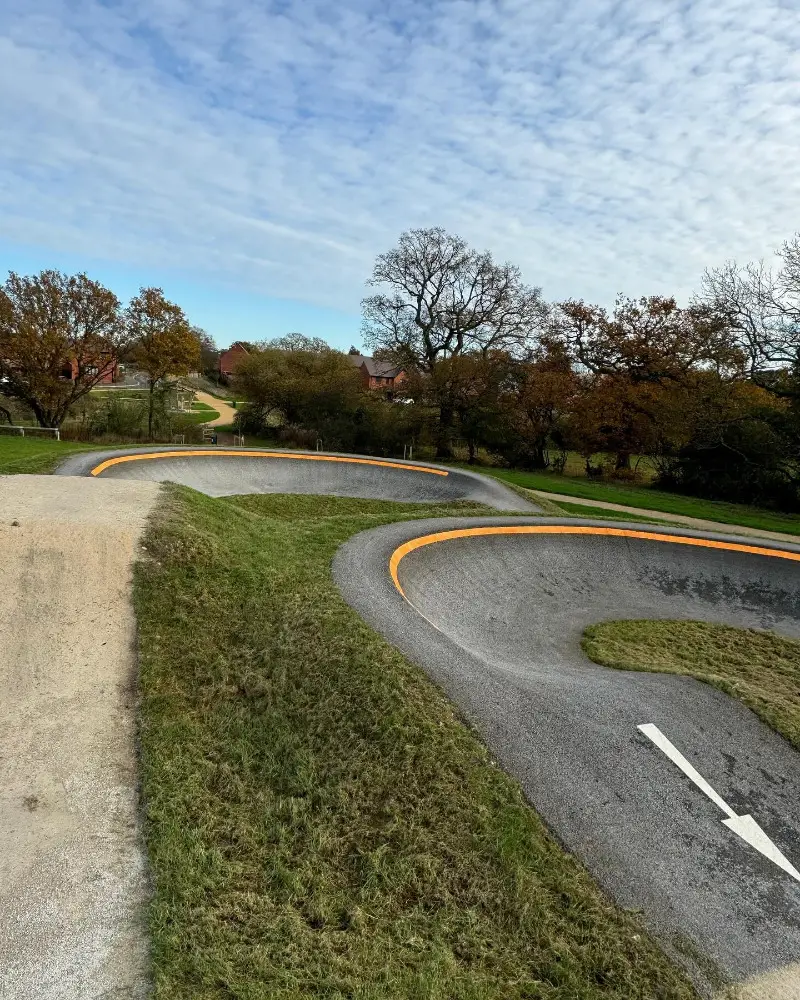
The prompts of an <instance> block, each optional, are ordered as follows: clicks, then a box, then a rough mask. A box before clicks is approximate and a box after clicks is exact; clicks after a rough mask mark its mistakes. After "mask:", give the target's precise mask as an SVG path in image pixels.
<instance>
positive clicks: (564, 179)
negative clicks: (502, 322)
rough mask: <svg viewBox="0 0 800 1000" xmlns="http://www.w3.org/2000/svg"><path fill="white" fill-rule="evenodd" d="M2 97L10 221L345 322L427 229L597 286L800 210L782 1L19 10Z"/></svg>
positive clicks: (12, 24) (556, 282)
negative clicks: (373, 276) (405, 233)
mask: <svg viewBox="0 0 800 1000" xmlns="http://www.w3.org/2000/svg"><path fill="white" fill-rule="evenodd" d="M0 101H2V106H3V108H4V114H3V118H4V126H5V128H4V133H5V135H4V138H3V142H2V143H0V236H2V237H4V238H5V239H7V240H10V241H17V242H19V243H27V244H30V243H34V244H39V245H41V246H44V247H48V248H51V249H52V250H54V251H70V252H73V253H78V254H86V255H91V256H92V257H93V258H106V259H108V260H111V261H116V262H120V263H123V264H129V265H130V266H141V265H146V266H148V267H155V268H180V269H182V270H183V271H184V272H186V271H188V272H190V273H191V274H193V275H195V276H196V277H197V278H198V280H201V281H203V282H213V281H215V280H220V281H224V282H225V283H226V284H230V283H232V282H233V283H235V284H237V285H238V286H239V287H241V288H242V289H243V290H247V291H260V292H263V293H264V294H267V295H270V296H278V297H286V298H295V299H299V300H302V301H307V302H309V303H312V304H315V305H320V306H329V307H334V308H338V309H343V310H346V311H351V312H352V311H356V310H357V308H358V300H359V298H360V297H361V295H362V294H363V291H364V281H365V279H366V278H367V277H368V274H369V271H370V269H371V264H372V260H373V259H374V257H375V255H376V254H377V253H379V252H381V251H383V250H385V249H388V248H389V247H390V246H391V245H393V243H394V242H395V241H396V239H397V236H398V235H399V233H400V232H401V230H403V229H406V228H409V227H412V226H428V225H444V226H446V227H447V228H450V229H452V230H454V231H456V232H458V233H460V234H461V235H463V236H464V237H465V238H466V239H468V240H469V241H470V242H471V243H473V244H475V245H477V246H478V247H480V248H484V247H488V248H490V249H492V250H493V252H494V253H495V255H496V256H497V257H498V258H501V259H511V260H513V261H515V262H516V263H518V264H520V266H521V267H522V269H523V272H524V274H525V277H526V278H527V280H528V281H530V282H531V283H533V284H537V285H541V286H542V287H543V289H544V293H545V295H546V296H547V297H549V298H563V297H566V296H569V295H572V296H580V297H585V298H587V299H591V300H597V301H603V302H609V301H610V300H611V299H613V297H614V295H615V293H616V292H618V291H624V292H626V293H629V294H645V293H655V292H664V293H677V294H680V295H683V296H685V295H688V294H689V292H690V291H691V289H692V288H693V287H695V286H696V284H697V282H698V279H699V276H700V274H701V273H702V270H703V268H704V267H705V266H707V265H713V264H715V263H720V262H722V261H723V260H724V259H726V258H728V257H731V256H735V257H740V258H751V257H759V256H763V255H767V254H769V253H770V252H771V250H772V249H773V248H774V247H775V246H776V245H777V244H779V243H780V242H781V241H782V240H783V239H784V238H786V237H787V236H789V235H790V234H791V232H792V231H793V229H794V228H795V227H796V226H797V222H796V218H795V216H794V215H793V210H796V206H797V204H798V193H800V178H799V177H798V175H797V171H796V167H795V156H796V150H797V149H798V147H799V146H800V19H798V18H797V12H796V8H794V4H791V3H788V2H787V3H783V2H778V0H772V2H764V3H761V4H753V3H752V2H751V0H692V2H678V0H665V2H659V0H566V2H565V0H558V2H556V0H537V2H536V3H531V2H530V0H437V2H433V3H430V2H428V0H394V2H392V3H391V4H386V3H382V2H380V0H342V2H341V3H339V4H331V3H329V2H322V0H272V2H266V3H265V2H263V0H240V2H239V3H238V4H236V5H231V4H226V3H224V2H223V0H191V2H190V0H140V2H138V3H137V4H128V3H122V2H120V0H6V2H5V3H4V5H3V8H2V12H0Z"/></svg>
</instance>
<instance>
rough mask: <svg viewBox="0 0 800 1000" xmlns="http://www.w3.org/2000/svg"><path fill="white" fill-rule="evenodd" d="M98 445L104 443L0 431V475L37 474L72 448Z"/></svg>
mask: <svg viewBox="0 0 800 1000" xmlns="http://www.w3.org/2000/svg"><path fill="white" fill-rule="evenodd" d="M101 447H106V448H107V447H108V445H92V444H81V443H79V442H76V441H56V440H54V439H53V438H34V437H24V438H22V437H11V436H9V435H5V434H0V475H4V476H9V475H18V474H21V473H27V474H29V475H32V474H39V475H41V474H43V473H48V472H52V471H53V469H55V467H56V466H57V465H58V464H59V462H63V461H64V459H65V458H67V457H68V456H69V455H74V454H75V452H76V451H92V450H93V449H97V448H101Z"/></svg>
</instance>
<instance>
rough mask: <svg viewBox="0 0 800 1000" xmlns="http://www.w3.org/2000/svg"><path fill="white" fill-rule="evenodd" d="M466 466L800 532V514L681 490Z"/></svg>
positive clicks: (610, 498) (555, 488) (564, 490)
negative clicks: (688, 493)
mask: <svg viewBox="0 0 800 1000" xmlns="http://www.w3.org/2000/svg"><path fill="white" fill-rule="evenodd" d="M460 464H461V467H462V468H465V469H471V470H472V471H473V472H481V473H483V475H487V476H494V477H495V478H496V479H501V480H502V481H503V482H505V483H510V484H512V485H514V486H521V487H522V488H523V489H528V490H542V491H544V492H546V493H561V494H563V495H564V496H571V497H576V498H577V499H583V500H599V501H602V502H605V503H618V504H624V505H625V506H627V507H640V508H643V509H644V510H655V511H660V512H661V513H664V514H680V515H682V516H683V517H699V518H702V519H703V520H707V521H718V522H719V523H720V524H741V525H744V526H745V527H748V528H759V529H760V530H762V531H780V532H784V533H786V534H790V535H800V515H796V514H781V513H777V512H775V511H769V510H762V509H761V508H759V507H748V506H746V505H745V504H736V503H723V502H722V501H718V500H702V499H700V498H698V497H687V496H682V495H680V494H677V493H665V492H664V491H663V490H655V489H653V488H652V487H648V486H623V485H618V484H615V483H598V482H593V481H591V480H588V479H576V478H572V477H570V476H558V475H555V474H553V473H546V472H524V471H522V470H519V469H497V468H492V467H485V468H484V467H481V468H480V469H476V468H475V467H474V466H469V465H464V464H463V463H460Z"/></svg>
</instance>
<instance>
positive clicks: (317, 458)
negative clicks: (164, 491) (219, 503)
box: [90, 448, 450, 476]
mask: <svg viewBox="0 0 800 1000" xmlns="http://www.w3.org/2000/svg"><path fill="white" fill-rule="evenodd" d="M220 455H234V456H236V458H291V459H300V460H302V461H306V462H342V463H349V464H351V465H378V466H381V467H382V468H384V469H405V470H406V471H408V472H429V473H430V474H431V475H432V476H449V475H450V473H449V472H447V471H445V470H444V469H429V468H428V467H427V466H425V465H408V463H400V462H382V461H380V460H379V459H377V458H345V457H344V456H342V457H338V456H335V455H292V454H289V453H287V452H285V451H245V450H243V449H242V448H236V449H233V450H227V449H225V448H217V449H214V450H211V449H205V450H204V451H150V452H145V453H144V454H142V455H117V456H116V457H115V458H108V459H106V461H105V462H101V463H100V464H99V465H96V466H95V467H94V468H93V469H92V470H91V473H90V475H92V476H99V475H100V474H101V473H102V472H105V470H106V469H108V468H110V467H111V466H112V465H121V464H122V463H123V462H142V461H145V460H147V459H148V458H197V457H202V458H218V457H219V456H220Z"/></svg>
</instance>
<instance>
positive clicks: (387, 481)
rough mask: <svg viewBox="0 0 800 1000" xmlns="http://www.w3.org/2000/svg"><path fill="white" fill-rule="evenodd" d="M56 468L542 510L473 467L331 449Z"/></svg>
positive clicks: (160, 453) (189, 455)
mask: <svg viewBox="0 0 800 1000" xmlns="http://www.w3.org/2000/svg"><path fill="white" fill-rule="evenodd" d="M56 475H61V476H95V477H102V478H103V479H137V480H151V481H155V482H173V483H180V484H181V485H183V486H190V487H192V488H193V489H196V490H198V491H199V492H201V493H206V494H207V495H208V496H215V497H220V496H232V495H235V494H243V493H313V494H326V495H330V496H346V497H361V498H365V499H380V500H399V501H407V502H434V503H445V502H451V501H455V500H470V501H473V502H475V503H483V504H486V505H487V506H489V507H494V508H495V509H496V510H510V511H535V510H537V509H538V508H537V507H536V506H535V505H534V504H532V503H529V502H528V501H527V500H525V499H524V498H523V497H522V496H520V495H519V494H518V493H515V492H514V491H513V490H511V489H509V488H508V487H506V486H504V485H503V484H502V483H500V482H498V481H497V480H496V479H490V478H489V477H487V476H481V475H479V474H477V473H475V472H468V471H466V470H464V469H455V468H448V467H445V466H440V465H432V464H430V463H427V462H406V461H401V460H400V459H380V458H368V457H366V456H363V455H344V454H338V453H333V452H299V451H284V450H281V449H269V450H268V449H260V448H259V449H244V448H231V449H225V448H186V447H183V446H177V447H166V448H165V447H163V446H162V447H160V448H126V449H115V450H109V451H95V452H89V453H84V454H81V455H74V456H72V457H71V458H69V459H67V460H66V461H65V462H63V463H62V464H61V465H60V466H59V467H58V469H57V470H56Z"/></svg>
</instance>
